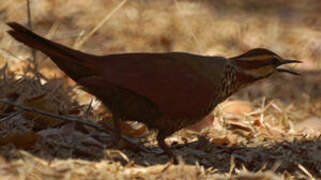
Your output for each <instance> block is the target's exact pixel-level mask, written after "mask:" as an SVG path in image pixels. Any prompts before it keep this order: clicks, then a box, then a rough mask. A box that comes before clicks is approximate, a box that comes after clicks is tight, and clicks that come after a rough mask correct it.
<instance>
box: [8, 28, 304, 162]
mask: <svg viewBox="0 0 321 180" xmlns="http://www.w3.org/2000/svg"><path fill="white" fill-rule="evenodd" d="M8 25H9V26H10V27H11V28H12V30H10V31H8V33H9V34H10V35H11V36H12V37H14V38H15V39H16V40H18V41H20V42H22V43H24V44H26V45H27V46H29V47H32V48H34V49H38V50H40V51H41V52H43V53H44V54H46V55H47V56H49V57H50V58H51V59H52V60H53V61H54V62H55V64H56V65H57V66H58V67H59V68H60V69H61V70H62V71H63V72H65V73H66V74H67V75H68V76H70V77H71V78H72V79H73V80H74V81H76V82H77V83H78V84H79V85H82V86H83V87H84V88H85V90H86V91H88V92H89V93H91V94H93V95H94V96H96V97H97V98H98V99H100V100H101V101H102V102H103V104H104V105H106V106H107V107H108V108H109V109H110V110H111V112H112V113H113V116H114V118H115V119H116V121H115V127H116V130H117V132H118V133H119V134H120V128H119V127H120V125H119V122H120V120H133V121H139V122H142V123H145V124H146V125H147V126H148V127H149V128H154V129H157V130H158V136H157V140H158V144H159V146H160V147H161V148H162V149H163V150H164V151H165V152H166V153H167V154H168V155H169V156H171V157H174V156H173V154H172V152H171V151H170V150H169V147H168V146H167V144H166V143H165V141H164V140H165V138H166V137H168V136H169V135H171V134H172V133H174V132H176V131H178V130H179V129H181V128H184V127H186V126H188V125H191V124H194V123H196V122H198V121H200V120H201V119H203V118H204V117H205V116H207V115H208V114H209V113H210V112H211V111H213V109H214V108H215V106H216V105H217V104H218V103H220V102H222V101H223V100H225V99H226V98H227V97H229V96H230V95H231V94H232V93H234V92H236V91H237V90H239V89H241V88H243V87H245V86H246V85H248V84H251V83H253V82H255V81H257V80H260V79H264V78H267V77H269V76H270V75H271V74H273V73H275V72H287V73H291V74H295V75H297V73H295V72H292V71H289V70H286V69H281V68H277V67H278V66H280V65H283V64H288V63H299V62H300V61H297V60H286V59H282V58H281V57H280V56H278V55H277V54H275V53H273V52H271V51H269V50H267V49H262V48H257V49H253V50H250V51H248V52H246V53H244V54H242V55H240V56H237V57H232V58H224V57H217V56H200V55H194V54H189V53H182V52H171V53H131V54H111V55H105V56H96V55H90V54H86V53H82V52H80V51H77V50H73V49H71V48H68V47H66V46H63V45H61V44H58V43H55V42H52V41H50V40H48V39H45V38H43V37H40V36H38V35H36V34H35V33H33V32H31V31H30V30H28V29H26V28H25V27H23V26H21V25H19V24H17V23H15V22H11V23H8Z"/></svg>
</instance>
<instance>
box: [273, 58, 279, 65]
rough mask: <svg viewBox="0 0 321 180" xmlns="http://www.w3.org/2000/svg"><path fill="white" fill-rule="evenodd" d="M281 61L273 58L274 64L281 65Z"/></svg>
mask: <svg viewBox="0 0 321 180" xmlns="http://www.w3.org/2000/svg"><path fill="white" fill-rule="evenodd" d="M279 62H280V60H279V59H278V58H272V63H273V64H279Z"/></svg>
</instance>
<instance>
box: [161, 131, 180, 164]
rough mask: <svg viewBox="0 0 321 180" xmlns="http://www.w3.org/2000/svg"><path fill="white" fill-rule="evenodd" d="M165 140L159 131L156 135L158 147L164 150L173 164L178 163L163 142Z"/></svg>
mask: <svg viewBox="0 0 321 180" xmlns="http://www.w3.org/2000/svg"><path fill="white" fill-rule="evenodd" d="M165 138H166V136H165V134H164V133H162V132H161V131H159V132H158V135H157V142H158V146H159V147H160V148H161V149H163V150H164V152H165V153H166V154H167V155H168V156H169V158H173V160H174V164H177V163H178V161H177V158H176V156H175V155H174V154H173V152H172V151H171V150H170V149H169V146H168V145H167V144H166V142H165Z"/></svg>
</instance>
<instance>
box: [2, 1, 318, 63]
mask: <svg viewBox="0 0 321 180" xmlns="http://www.w3.org/2000/svg"><path fill="white" fill-rule="evenodd" d="M121 2H122V1H119V0H41V1H34V0H31V4H30V5H31V6H30V7H31V21H32V29H33V30H34V31H36V32H37V33H39V34H41V35H44V36H46V37H47V38H50V39H52V40H55V41H57V42H60V43H63V44H65V45H68V46H71V47H74V48H77V49H80V50H82V51H85V52H90V53H94V54H101V55H102V54H108V53H122V52H137V51H140V52H168V51H186V52H191V53H198V54H203V55H218V56H226V57H231V56H236V55H239V54H240V53H242V52H244V51H246V50H249V49H251V48H257V47H264V48H268V49H271V50H272V51H274V52H276V53H277V54H280V55H281V56H282V57H287V58H293V59H300V60H303V61H304V63H303V64H301V65H298V66H297V67H296V68H302V69H320V67H321V66H320V62H321V55H320V52H321V16H320V9H321V2H320V1H318V0H308V1H301V0H292V1H291V2H289V1H285V0H271V1H255V0H244V1H238V0H229V1H225V0H200V1H192V0H177V1H173V0H153V1H151V0H131V1H123V3H121ZM27 17H28V16H27V5H26V0H6V1H2V2H1V3H0V21H1V23H0V45H1V46H0V47H1V48H0V58H1V60H2V62H3V61H7V60H10V61H19V60H21V59H26V58H29V57H30V52H29V50H28V49H27V48H26V47H25V46H23V45H21V44H19V43H16V42H15V41H13V39H12V38H11V37H9V36H8V35H7V34H6V30H7V29H8V28H7V26H6V25H5V22H8V21H17V22H19V23H21V24H24V25H26V24H27V22H28V19H27ZM100 25H101V26H100ZM94 28H97V31H95V33H93V34H92V36H90V37H89V38H88V39H87V40H86V41H84V42H81V41H82V40H83V38H84V37H86V36H87V35H88V33H90V32H91V31H92V30H93V29H94ZM82 43H83V44H82ZM39 59H41V58H39ZM48 62H49V61H48V60H47V61H40V66H43V65H44V64H47V63H48Z"/></svg>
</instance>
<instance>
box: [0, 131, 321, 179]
mask: <svg viewBox="0 0 321 180" xmlns="http://www.w3.org/2000/svg"><path fill="white" fill-rule="evenodd" d="M37 146H39V144H38V145H37ZM145 148H148V149H150V150H151V151H149V152H144V151H141V150H137V149H136V150H132V149H131V148H128V147H127V148H122V149H106V148H99V147H93V146H92V145H88V146H87V147H86V146H84V148H80V147H74V148H73V149H72V148H71V147H58V146H57V145H48V144H41V148H40V149H35V148H30V147H29V148H20V149H19V148H18V149H19V150H26V151H28V152H29V153H31V154H33V155H34V156H36V157H39V158H41V159H44V160H53V159H72V158H74V159H84V160H89V161H101V160H106V159H107V160H112V161H116V162H121V163H122V164H123V165H126V164H127V163H135V164H137V165H141V166H150V165H158V164H166V163H168V162H170V161H171V159H170V158H169V157H168V156H167V155H166V154H159V153H155V151H157V150H158V147H157V146H153V147H145ZM8 149H9V150H10V146H7V147H6V146H2V147H1V148H0V155H2V156H3V157H6V159H7V160H8V161H10V160H13V159H17V158H19V156H17V157H15V156H14V155H13V154H12V151H8ZM66 149H67V150H66ZM70 149H71V151H70ZM170 149H171V151H173V153H174V154H175V155H176V156H177V157H178V160H179V163H181V162H184V164H187V165H196V164H200V165H202V166H204V167H205V168H210V167H211V168H213V169H216V170H218V171H219V172H221V173H228V172H229V171H230V169H231V167H234V166H235V167H236V168H243V167H245V168H246V169H248V170H250V171H254V172H255V171H259V170H261V169H262V170H269V169H274V170H275V171H276V172H285V171H287V172H290V173H294V172H296V171H301V170H300V167H299V166H303V167H304V168H305V169H307V171H309V172H310V173H311V174H312V175H313V176H314V177H321V175H320V172H319V171H320V169H321V136H319V137H314V138H305V137H304V138H300V139H294V140H293V141H281V140H279V141H278V142H275V143H271V142H269V141H266V142H262V143H259V144H258V145H256V144H255V143H252V144H247V145H233V146H229V145H217V144H215V143H212V142H210V141H209V140H208V139H207V138H204V137H202V138H198V140H196V141H193V142H188V143H185V144H178V143H176V144H175V143H173V144H172V145H171V146H170ZM108 151H110V152H111V153H108ZM115 152H117V153H115ZM119 154H122V155H119ZM123 155H125V156H123ZM124 157H126V158H124Z"/></svg>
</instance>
